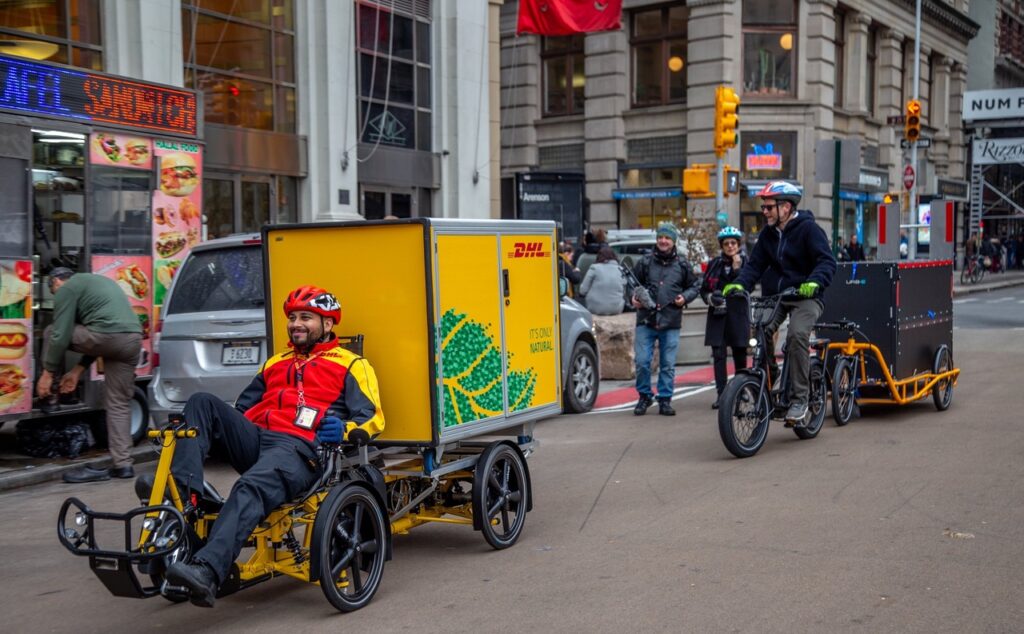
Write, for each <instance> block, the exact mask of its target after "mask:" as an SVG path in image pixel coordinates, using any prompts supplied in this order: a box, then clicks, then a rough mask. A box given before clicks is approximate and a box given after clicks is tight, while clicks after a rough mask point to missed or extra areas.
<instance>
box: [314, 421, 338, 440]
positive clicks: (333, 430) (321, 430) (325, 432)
mask: <svg viewBox="0 0 1024 634" xmlns="http://www.w3.org/2000/svg"><path fill="white" fill-rule="evenodd" d="M342 429H343V427H342V424H341V419H340V418H338V417H337V416H325V417H324V418H323V419H322V420H321V421H320V426H319V427H317V428H316V439H317V441H318V442H320V443H321V444H323V443H333V444H337V443H339V442H341V430H342Z"/></svg>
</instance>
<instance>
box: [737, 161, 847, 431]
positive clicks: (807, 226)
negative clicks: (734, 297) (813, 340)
mask: <svg viewBox="0 0 1024 634" xmlns="http://www.w3.org/2000/svg"><path fill="white" fill-rule="evenodd" d="M758 196H760V197H761V199H762V204H761V212H762V213H764V216H765V221H766V222H767V224H768V226H766V227H765V228H764V230H763V231H761V235H760V236H759V237H758V240H757V244H756V245H754V250H753V252H752V253H751V254H750V259H749V260H747V263H746V264H745V265H744V266H743V268H742V269H741V270H740V274H739V276H738V277H737V278H736V282H735V283H733V284H728V285H726V287H725V288H724V289H722V292H723V294H725V295H728V294H729V293H731V292H732V291H734V290H737V289H741V288H742V289H746V290H750V289H751V288H753V286H754V284H755V283H756V282H758V281H760V282H761V292H762V293H763V294H764V295H776V294H778V293H779V292H781V291H783V290H785V289H788V288H795V289H797V292H798V294H799V296H800V298H799V299H793V300H786V301H784V302H782V305H781V306H780V309H779V312H778V315H777V316H776V318H775V321H774V322H772V323H771V324H769V326H768V335H769V336H768V342H767V343H768V347H769V349H768V353H769V354H770V355H771V358H774V356H775V351H774V350H773V349H772V342H773V341H774V337H773V335H774V334H775V332H777V331H778V329H779V327H780V326H782V322H784V321H785V320H786V318H787V317H789V335H788V337H787V338H786V361H787V362H788V365H789V368H790V375H789V376H790V381H789V403H790V406H789V410H788V411H787V412H786V425H787V426H793V425H799V424H802V423H803V420H804V418H806V416H807V398H808V394H809V393H810V383H809V381H808V375H809V373H810V368H811V358H810V355H809V354H808V351H807V348H808V344H809V341H810V337H811V329H812V328H813V327H814V324H815V322H817V321H818V317H820V316H821V312H822V310H823V309H824V304H823V303H822V301H821V299H820V295H821V293H822V292H823V291H824V290H825V288H826V287H828V285H829V284H830V283H831V282H832V276H833V275H834V274H835V272H836V260H835V258H834V257H833V256H832V249H831V248H829V242H828V238H827V237H826V236H825V232H824V231H823V230H822V229H821V227H819V226H818V225H817V224H816V223H815V222H814V215H813V214H812V213H811V212H809V211H798V210H797V208H796V206H797V205H798V204H799V203H800V199H801V193H800V189H799V188H798V187H796V186H795V185H793V184H792V183H788V182H786V181H773V182H770V183H768V184H767V185H765V186H764V189H762V190H761V191H760V192H759V193H758Z"/></svg>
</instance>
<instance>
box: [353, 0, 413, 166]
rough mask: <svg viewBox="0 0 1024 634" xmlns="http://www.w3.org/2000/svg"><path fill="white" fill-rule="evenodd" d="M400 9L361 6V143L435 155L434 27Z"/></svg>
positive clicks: (359, 23)
mask: <svg viewBox="0 0 1024 634" xmlns="http://www.w3.org/2000/svg"><path fill="white" fill-rule="evenodd" d="M397 4H398V3H394V2H392V3H390V4H389V6H387V7H385V6H379V5H376V4H369V3H367V4H357V5H356V8H357V10H358V11H359V16H358V26H357V30H356V33H357V48H358V51H359V65H358V70H359V73H358V74H359V121H358V125H359V130H360V140H361V141H362V142H363V143H372V144H375V145H377V144H379V145H390V146H394V147H400V148H406V149H410V150H424V151H430V150H431V130H432V128H431V107H432V99H431V92H430V91H431V77H430V64H431V43H430V22H428V21H427V20H426V19H425V18H422V17H418V15H414V14H413V13H411V12H406V11H404V10H400V9H399V8H398V7H397V6H396V5H397ZM392 6H394V7H395V8H394V11H392V10H391V8H392Z"/></svg>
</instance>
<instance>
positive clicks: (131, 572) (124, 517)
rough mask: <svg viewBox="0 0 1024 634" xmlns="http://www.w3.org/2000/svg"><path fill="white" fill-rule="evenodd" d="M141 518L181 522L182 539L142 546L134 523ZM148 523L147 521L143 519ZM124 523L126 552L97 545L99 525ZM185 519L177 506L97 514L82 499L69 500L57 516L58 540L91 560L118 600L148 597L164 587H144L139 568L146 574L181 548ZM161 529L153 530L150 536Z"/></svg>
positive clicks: (104, 582)
mask: <svg viewBox="0 0 1024 634" xmlns="http://www.w3.org/2000/svg"><path fill="white" fill-rule="evenodd" d="M72 511H73V514H74V527H71V526H68V523H67V519H68V514H69V513H70V512H72ZM139 516H148V517H150V518H155V519H156V522H155V523H157V524H161V523H166V522H173V521H177V522H178V526H181V527H183V530H182V532H181V535H179V538H178V539H177V540H175V541H173V542H165V543H161V541H162V540H161V539H155V540H147V542H146V545H145V546H144V547H143V546H139V544H138V541H139V536H138V534H135V535H133V534H132V520H134V519H135V518H137V517H139ZM143 521H145V520H143ZM104 522H110V523H111V524H116V523H120V524H121V525H122V526H123V529H124V548H123V550H107V549H104V548H100V547H99V546H98V545H97V539H96V535H97V532H96V527H97V524H99V523H104ZM185 526H186V523H185V517H184V516H183V515H182V514H181V511H179V510H178V509H176V508H175V507H173V506H170V505H167V504H161V505H158V506H141V507H139V508H137V509H133V510H131V511H128V512H127V513H103V512H99V511H94V510H92V509H90V508H89V507H88V506H86V505H85V504H84V503H83V502H82V501H81V500H79V499H78V498H74V497H71V498H68V499H66V500H64V504H62V505H61V507H60V514H59V515H58V516H57V538H58V539H59V540H60V543H61V544H62V545H63V546H64V547H65V548H67V549H68V550H69V551H71V553H72V554H73V555H77V556H79V557H88V558H89V568H90V569H92V571H93V573H94V574H95V575H96V576H97V577H99V579H100V581H102V582H103V585H105V586H106V587H107V590H109V591H110V593H111V594H113V595H114V596H118V597H133V598H139V599H142V598H147V597H152V596H156V595H158V594H161V590H162V588H161V586H159V585H154V584H143V583H142V581H141V580H140V579H139V575H138V573H137V572H136V568H140V572H142V573H143V574H145V572H146V569H147V568H148V567H149V564H150V562H152V561H153V560H156V559H159V558H162V557H166V556H167V555H170V554H171V553H173V552H174V551H175V549H177V548H178V547H179V545H180V542H181V540H183V539H187V538H186V537H185V531H184V527H185ZM156 528H158V527H157V526H154V527H152V529H151V530H150V534H153V531H154V530H156Z"/></svg>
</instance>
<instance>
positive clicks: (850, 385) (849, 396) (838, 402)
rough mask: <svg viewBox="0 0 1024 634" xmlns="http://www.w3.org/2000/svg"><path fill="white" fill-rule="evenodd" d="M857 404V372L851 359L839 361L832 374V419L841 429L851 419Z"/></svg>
mask: <svg viewBox="0 0 1024 634" xmlns="http://www.w3.org/2000/svg"><path fill="white" fill-rule="evenodd" d="M856 404H857V372H856V366H855V365H854V362H853V360H852V359H839V361H837V362H836V369H835V371H834V372H833V373H832V418H834V419H835V421H836V425H839V426H840V427H842V426H843V425H845V424H846V423H848V422H850V420H851V419H852V418H853V409H854V406H855V405H856Z"/></svg>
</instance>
